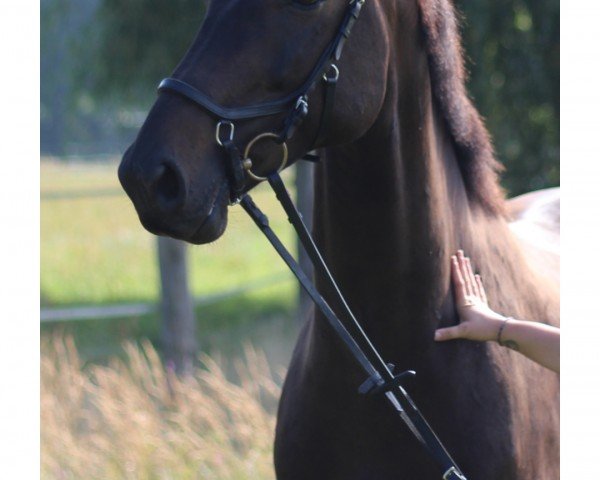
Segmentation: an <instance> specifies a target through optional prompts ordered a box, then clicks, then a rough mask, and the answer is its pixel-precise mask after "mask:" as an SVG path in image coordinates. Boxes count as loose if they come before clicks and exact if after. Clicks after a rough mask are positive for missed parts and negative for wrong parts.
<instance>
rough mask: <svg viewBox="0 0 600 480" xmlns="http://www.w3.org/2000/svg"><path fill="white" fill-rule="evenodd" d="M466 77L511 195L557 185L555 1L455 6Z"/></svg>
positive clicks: (514, 0) (557, 35) (463, 0)
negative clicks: (460, 16) (460, 14)
mask: <svg viewBox="0 0 600 480" xmlns="http://www.w3.org/2000/svg"><path fill="white" fill-rule="evenodd" d="M457 5H458V8H459V9H460V10H461V11H462V12H463V39H464V46H465V50H466V53H467V65H468V67H469V70H470V72H471V78H470V82H469V89H470V92H471V93H472V95H473V97H474V99H475V104H476V105H477V107H478V108H479V111H480V112H481V114H482V115H483V116H484V117H485V118H486V121H487V126H488V128H489V130H490V131H491V133H492V138H493V139H494V144H495V147H496V151H497V154H498V157H499V159H500V160H501V161H502V162H503V163H504V165H505V166H506V168H507V171H506V174H505V176H504V185H505V186H506V187H507V188H508V190H509V191H510V192H511V193H512V194H518V193H522V192H525V191H528V190H534V189H538V188H542V187H546V186H556V185H558V184H559V181H560V177H559V159H560V157H559V154H560V152H559V115H560V90H559V89H560V3H559V0H549V1H545V2H538V1H535V0H498V1H495V2H489V1H484V0H475V1H474V0H469V1H466V0H457Z"/></svg>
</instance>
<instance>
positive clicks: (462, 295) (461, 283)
mask: <svg viewBox="0 0 600 480" xmlns="http://www.w3.org/2000/svg"><path fill="white" fill-rule="evenodd" d="M451 261H452V264H451V267H452V283H453V285H454V293H455V295H454V296H455V301H456V310H457V311H458V315H459V317H460V324H458V325H456V326H454V327H447V328H439V329H438V330H436V331H435V337H434V339H435V340H436V341H438V342H439V341H444V340H454V339H457V338H464V339H467V340H478V341H487V340H496V338H497V335H498V331H499V329H500V327H501V325H502V323H503V322H504V321H505V320H506V317H503V316H502V315H500V314H498V313H496V312H494V311H493V310H492V309H491V308H490V307H489V306H488V303H487V297H486V295H485V289H484V288H483V283H482V281H481V277H480V276H479V275H474V274H473V269H472V268H471V261H470V260H469V258H468V257H465V255H464V253H463V251H462V250H459V251H458V252H457V253H456V255H453V256H452V260H451Z"/></svg>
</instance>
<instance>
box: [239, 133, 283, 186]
mask: <svg viewBox="0 0 600 480" xmlns="http://www.w3.org/2000/svg"><path fill="white" fill-rule="evenodd" d="M265 138H274V139H279V135H277V134H275V133H271V132H266V133H261V134H260V135H257V136H256V137H254V138H253V139H252V140H250V142H248V145H246V149H245V150H244V160H243V161H242V166H243V168H244V170H246V172H247V173H248V176H249V177H250V178H252V179H253V180H256V181H257V182H262V181H264V180H266V179H267V177H261V176H260V175H256V174H255V173H254V172H253V171H252V160H250V151H251V150H252V147H253V146H254V145H255V144H256V143H257V142H258V141H260V140H263V139H265ZM280 145H281V150H282V157H281V163H280V165H279V167H278V168H277V173H279V172H281V170H283V169H284V168H285V166H286V165H287V160H288V148H287V145H286V144H285V142H283V143H281V144H280Z"/></svg>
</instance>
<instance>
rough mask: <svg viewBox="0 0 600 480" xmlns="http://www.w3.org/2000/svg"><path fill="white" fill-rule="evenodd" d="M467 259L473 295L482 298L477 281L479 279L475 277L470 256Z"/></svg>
mask: <svg viewBox="0 0 600 480" xmlns="http://www.w3.org/2000/svg"><path fill="white" fill-rule="evenodd" d="M466 261H467V271H468V272H469V281H470V282H471V287H472V288H473V295H475V296H476V297H477V298H479V299H480V300H481V294H480V292H479V284H478V283H477V279H476V278H475V274H474V273H473V265H472V263H471V259H470V258H469V257H467V258H466Z"/></svg>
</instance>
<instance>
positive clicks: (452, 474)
mask: <svg viewBox="0 0 600 480" xmlns="http://www.w3.org/2000/svg"><path fill="white" fill-rule="evenodd" d="M364 3H365V0H351V1H350V3H349V4H348V7H347V9H346V13H345V15H344V18H343V20H342V23H341V24H340V26H339V28H338V30H337V32H336V34H335V36H334V38H333V40H332V41H331V42H330V43H329V44H328V46H327V47H326V48H325V50H324V51H323V53H322V54H321V56H320V57H319V60H318V61H317V63H316V65H315V67H314V68H313V69H312V71H311V73H310V75H309V76H308V78H307V79H306V80H305V81H304V83H303V84H302V85H301V86H300V87H298V88H297V89H296V90H294V91H293V92H292V93H290V94H288V95H286V96H285V97H283V98H280V99H278V100H272V101H268V102H263V103H257V104H255V105H247V106H243V107H226V106H223V105H220V104H218V103H217V102H215V101H214V100H212V99H211V98H210V96H209V95H207V94H206V93H204V92H202V91H200V90H198V89H196V88H195V87H193V86H192V85H190V84H188V83H185V82H183V81H181V80H178V79H176V78H165V79H164V80H162V81H161V82H160V85H159V86H158V90H159V91H160V92H165V91H170V92H175V93H177V94H179V95H181V96H183V97H185V98H187V99H188V100H190V101H192V102H193V103H195V104H196V105H198V106H200V107H202V108H203V109H204V110H206V111H208V112H210V113H212V114H213V115H214V116H215V117H217V118H218V121H217V124H216V129H215V141H216V143H217V144H218V145H219V146H220V147H222V148H223V149H224V150H225V152H226V153H227V158H228V160H229V161H228V164H227V165H228V175H229V179H230V185H231V187H230V190H231V191H230V203H232V204H235V203H241V205H242V207H243V208H244V210H245V211H246V212H247V213H248V214H249V215H250V217H251V218H252V220H253V221H254V222H255V224H256V225H257V226H258V228H259V229H260V230H261V231H262V232H263V234H264V235H265V236H266V237H267V239H268V240H269V242H270V243H271V245H273V247H274V248H275V250H276V251H277V253H278V254H279V255H280V256H281V258H282V259H283V260H284V261H285V263H286V264H287V265H288V267H289V268H290V270H291V271H292V273H293V274H294V275H295V276H296V278H297V279H298V281H299V282H300V284H301V285H302V287H303V288H304V289H305V290H306V292H307V293H308V295H309V296H310V297H311V299H312V300H313V301H314V302H315V305H316V306H317V308H318V309H319V310H320V311H321V313H322V314H323V315H324V317H325V318H326V320H327V321H328V322H329V324H330V325H331V327H332V328H333V329H334V331H335V332H336V333H337V334H338V335H339V337H340V338H341V340H342V341H343V342H344V343H345V345H346V346H347V347H348V349H349V350H350V353H351V354H352V355H353V356H354V358H355V359H356V360H357V362H358V363H359V364H360V365H361V367H362V368H363V370H365V372H366V373H367V374H368V378H367V380H366V381H365V382H364V383H363V384H362V385H361V386H360V387H359V389H358V391H359V393H361V394H370V395H373V394H383V395H384V396H385V397H386V398H387V399H388V400H389V402H390V403H391V405H392V406H393V408H394V409H395V411H396V412H397V413H398V414H399V416H400V418H401V419H402V420H403V421H404V423H405V424H406V425H407V426H408V428H409V429H410V431H411V432H412V433H413V434H414V436H415V437H416V438H417V440H418V441H419V443H421V445H422V446H423V447H424V448H425V450H426V451H427V452H428V453H429V454H430V455H431V457H432V458H433V460H434V461H435V462H436V463H437V464H438V466H439V468H440V471H441V473H442V479H443V480H466V477H465V476H464V475H463V474H462V472H461V471H460V469H459V468H458V466H457V465H456V463H455V462H454V460H453V459H452V458H451V457H450V455H449V453H448V452H447V450H446V449H445V448H444V446H443V445H442V443H441V442H440V440H439V438H438V437H437V436H436V434H435V432H434V431H433V430H432V429H431V427H430V426H429V424H428V423H427V421H426V420H425V418H424V417H423V416H422V414H421V413H420V411H419V410H418V409H417V407H416V405H415V403H414V402H413V400H412V399H411V398H410V397H409V395H408V393H407V392H406V390H405V389H404V388H403V386H402V384H403V382H404V380H405V379H406V378H408V377H411V376H414V375H415V372H413V371H406V372H402V373H400V374H396V375H394V373H393V370H394V366H393V365H392V364H386V363H385V362H384V361H383V359H382V358H381V356H380V355H379V352H378V351H377V350H376V349H375V347H374V346H373V344H372V343H371V341H370V340H369V338H368V337H367V335H366V333H365V332H364V330H363V329H362V327H361V325H360V324H359V322H358V320H357V319H356V317H355V316H354V314H353V313H352V311H351V310H350V307H349V306H348V304H347V302H346V300H345V299H344V297H343V296H342V293H341V292H340V289H339V287H338V285H337V284H336V282H335V280H334V279H333V276H332V275H331V273H330V271H329V269H328V267H327V265H326V264H325V262H324V260H323V257H322V256H321V253H320V252H319V250H318V248H317V246H316V245H315V243H314V240H313V238H312V236H311V234H310V233H309V231H308V229H307V227H306V225H305V224H304V222H303V221H302V216H301V215H300V213H299V212H298V210H297V209H296V207H295V205H294V203H293V202H292V199H291V197H290V196H289V193H288V191H287V190H286V188H285V185H284V184H283V181H282V180H281V177H280V176H279V172H280V171H281V170H282V169H283V168H284V167H285V166H286V165H287V161H288V150H287V145H286V142H287V141H288V140H289V139H290V138H291V137H292V136H293V134H294V131H295V130H296V128H297V127H298V125H300V124H301V123H302V121H303V120H304V119H305V118H306V116H307V115H308V96H309V93H310V92H312V91H313V90H314V89H315V88H316V86H317V83H318V82H319V81H320V80H321V81H322V82H323V84H324V88H325V94H324V107H323V110H322V113H321V119H320V123H319V127H318V130H317V134H316V137H315V140H314V141H313V145H315V144H319V143H320V142H321V141H322V140H323V139H324V138H325V134H326V131H327V126H328V124H329V119H330V116H331V111H332V109H333V104H334V100H335V86H336V84H337V81H338V79H339V75H340V72H339V69H338V67H337V66H336V62H337V61H338V60H339V59H340V56H341V54H342V50H343V48H344V44H345V42H346V40H347V39H348V37H349V36H350V33H351V31H352V27H353V26H354V23H355V22H356V20H357V19H358V16H359V14H360V11H361V9H362V7H363V5H364ZM286 112H287V114H288V115H287V116H286V118H285V120H284V122H283V125H282V127H281V129H280V130H279V132H278V133H273V132H265V133H260V134H258V135H256V136H255V137H254V138H253V139H252V140H250V142H249V143H248V144H247V146H246V148H245V149H244V154H243V155H242V154H241V153H240V151H239V150H238V148H237V147H236V145H235V143H234V137H235V123H234V121H235V120H246V119H253V118H260V117H268V116H271V115H276V114H281V113H286ZM267 139H271V140H273V141H274V142H275V143H277V144H279V145H280V148H281V161H280V164H279V166H278V167H277V169H276V171H275V172H273V173H271V174H270V175H267V176H260V175H258V174H256V173H255V172H253V171H252V167H253V164H252V160H251V152H252V149H253V147H254V146H255V145H256V144H257V143H258V142H260V141H264V140H267ZM311 149H312V148H311ZM309 150H310V149H309ZM305 159H306V157H305ZM247 177H249V178H250V179H252V180H254V181H256V182H261V181H263V180H267V181H268V182H269V184H270V185H271V187H272V188H273V190H274V191H275V194H276V196H277V199H278V200H279V202H280V203H281V205H282V206H283V208H284V210H285V212H286V213H287V215H288V219H289V220H290V222H291V223H292V225H293V227H294V229H295V230H296V233H297V234H298V237H299V238H300V241H301V243H302V245H303V246H304V248H305V249H306V252H307V253H308V255H309V257H310V259H311V262H312V263H313V265H314V266H315V268H316V270H317V272H318V273H319V274H320V275H321V277H322V278H323V279H324V280H325V281H326V282H327V283H328V284H329V287H330V289H331V291H332V292H334V293H333V294H334V296H336V297H337V300H338V301H339V303H340V305H342V306H343V311H344V316H345V317H346V320H347V323H348V324H349V327H350V328H351V329H352V330H353V332H354V335H352V334H351V333H350V332H349V331H348V329H347V327H346V325H345V323H344V322H342V321H341V320H340V319H339V318H338V316H337V315H336V314H335V312H334V311H333V310H332V309H331V307H330V306H329V304H328V303H327V302H326V300H325V299H324V298H323V296H322V295H321V294H320V293H319V292H318V291H317V289H316V287H315V285H314V284H313V282H312V281H311V280H310V279H309V278H308V277H307V276H306V274H305V273H304V272H303V271H302V269H301V268H300V266H299V265H298V263H297V262H296V261H295V260H294V258H293V257H292V255H291V254H290V253H289V251H288V250H287V249H286V248H285V246H284V245H283V244H282V243H281V241H280V240H279V238H278V237H277V236H276V235H275V233H274V232H273V230H272V229H271V228H270V226H269V221H268V218H267V217H266V215H264V213H262V211H261V210H260V209H259V208H258V207H257V206H256V204H255V203H254V202H253V200H252V199H251V198H250V195H247V194H245V193H244V187H245V183H246V180H247ZM355 337H356V338H355Z"/></svg>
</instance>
